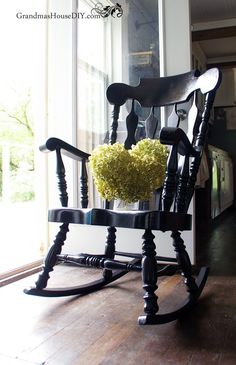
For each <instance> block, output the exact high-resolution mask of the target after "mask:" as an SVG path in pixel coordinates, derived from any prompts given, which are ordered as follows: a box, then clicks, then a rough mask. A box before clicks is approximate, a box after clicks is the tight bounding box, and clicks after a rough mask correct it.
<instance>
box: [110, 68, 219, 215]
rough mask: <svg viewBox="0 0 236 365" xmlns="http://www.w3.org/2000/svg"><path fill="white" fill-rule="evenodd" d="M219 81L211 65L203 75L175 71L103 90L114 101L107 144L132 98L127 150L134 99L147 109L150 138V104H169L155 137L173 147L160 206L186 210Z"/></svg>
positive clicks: (154, 125)
mask: <svg viewBox="0 0 236 365" xmlns="http://www.w3.org/2000/svg"><path fill="white" fill-rule="evenodd" d="M220 81H221V75H220V72H219V70H218V69H217V68H212V69H210V70H207V71H206V72H205V73H203V74H202V75H200V73H199V71H198V70H195V71H190V72H187V73H184V74H181V75H176V76H168V77H161V78H157V79H141V80H140V83H139V85H138V86H136V87H133V86H129V85H126V84H123V83H114V84H112V85H110V86H109V87H108V89H107V99H108V101H109V102H110V104H112V105H113V106H114V107H113V120H112V125H111V131H110V143H111V144H113V143H115V142H116V140H117V128H118V120H119V112H120V107H121V106H122V105H124V104H125V103H126V101H128V100H132V107H131V111H130V113H129V114H128V116H127V118H126V127H127V137H126V140H125V143H124V145H125V148H126V149H129V148H131V146H132V145H133V144H136V139H135V132H136V129H137V125H138V115H137V113H136V112H135V102H138V103H139V104H140V105H141V107H149V108H150V114H149V116H148V118H147V119H146V121H145V125H146V135H147V137H149V138H152V137H153V138H154V136H155V133H156V129H157V123H158V120H157V118H156V116H155V114H154V108H155V107H161V106H172V108H173V109H172V112H171V113H170V116H169V119H168V127H164V128H162V130H161V132H160V136H159V138H160V141H161V143H163V144H167V145H170V146H171V147H170V153H169V158H168V163H167V170H166V178H165V181H164V185H163V191H162V198H161V202H162V204H161V209H162V210H164V211H170V210H171V209H173V210H174V211H177V212H180V213H186V212H187V210H188V208H189V204H190V201H191V199H192V195H193V192H194V187H195V183H196V178H197V173H198V169H199V166H200V161H201V156H202V152H203V148H204V145H205V142H206V137H207V130H208V121H209V118H210V111H211V108H212V105H213V102H214V97H215V92H216V89H217V88H218V86H219V85H220ZM190 100H191V107H190V110H189V111H188V112H186V111H185V110H184V108H181V104H183V103H186V102H188V101H190ZM181 121H182V122H184V123H185V129H186V133H185V132H184V131H183V129H181V128H180V123H181Z"/></svg>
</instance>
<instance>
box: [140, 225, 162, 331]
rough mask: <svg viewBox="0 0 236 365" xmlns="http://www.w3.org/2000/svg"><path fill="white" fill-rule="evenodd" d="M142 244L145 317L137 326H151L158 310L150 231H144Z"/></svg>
mask: <svg viewBox="0 0 236 365" xmlns="http://www.w3.org/2000/svg"><path fill="white" fill-rule="evenodd" d="M142 238H143V239H144V242H143V247H142V248H143V251H142V254H143V259H142V279H143V289H144V290H145V294H144V297H143V298H144V312H145V315H143V316H140V317H139V324H151V323H152V319H153V320H154V318H155V317H156V316H155V315H156V313H157V312H158V310H159V307H158V304H157V299H158V298H157V296H156V294H155V291H156V289H157V262H156V251H155V249H156V245H155V243H154V238H155V236H154V235H153V234H152V231H151V230H150V229H146V230H145V233H144V235H143V237H142Z"/></svg>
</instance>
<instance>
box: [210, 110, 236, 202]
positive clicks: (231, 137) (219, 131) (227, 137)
mask: <svg viewBox="0 0 236 365" xmlns="http://www.w3.org/2000/svg"><path fill="white" fill-rule="evenodd" d="M209 144H211V145H213V146H216V147H218V148H221V149H222V150H225V151H227V152H228V153H229V155H230V157H231V158H232V160H233V169H234V205H236V199H235V196H236V129H227V128H226V118H225V117H224V116H222V117H221V118H217V119H216V120H215V122H214V124H213V125H211V126H210V130H209Z"/></svg>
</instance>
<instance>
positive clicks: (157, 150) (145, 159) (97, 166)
mask: <svg viewBox="0 0 236 365" xmlns="http://www.w3.org/2000/svg"><path fill="white" fill-rule="evenodd" d="M167 156H168V149H167V147H166V146H164V145H162V144H161V143H160V142H159V141H158V140H152V139H149V138H146V139H143V140H141V141H139V142H138V143H137V144H136V145H135V146H132V149H130V150H126V149H125V148H124V146H123V144H121V143H118V142H117V143H115V144H113V145H107V144H106V145H100V146H98V147H97V148H95V149H94V151H93V152H92V154H91V156H90V159H89V165H90V168H91V171H92V174H93V178H94V183H95V186H96V188H97V190H98V192H99V193H100V195H101V196H102V197H103V198H105V199H108V200H112V199H121V200H123V201H124V202H126V203H133V202H136V201H138V200H149V199H150V196H151V194H152V193H153V191H154V190H155V189H157V188H159V187H161V185H162V184H163V181H164V177H165V170H166V161H167Z"/></svg>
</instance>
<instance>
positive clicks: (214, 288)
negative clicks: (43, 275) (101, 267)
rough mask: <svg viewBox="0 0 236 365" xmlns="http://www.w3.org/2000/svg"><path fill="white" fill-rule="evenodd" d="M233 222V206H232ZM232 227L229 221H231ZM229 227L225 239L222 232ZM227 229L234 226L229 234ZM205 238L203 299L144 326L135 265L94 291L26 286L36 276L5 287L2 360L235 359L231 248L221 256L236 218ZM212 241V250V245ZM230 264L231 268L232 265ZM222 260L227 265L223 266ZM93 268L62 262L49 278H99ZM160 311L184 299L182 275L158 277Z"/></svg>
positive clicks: (82, 363)
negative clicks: (56, 294)
mask: <svg viewBox="0 0 236 365" xmlns="http://www.w3.org/2000/svg"><path fill="white" fill-rule="evenodd" d="M234 217H235V222H236V214H235V216H234ZM229 228H230V229H229ZM226 231H227V235H226V237H227V240H226V242H225V243H224V241H222V237H224V232H226ZM228 232H231V234H229V233H228ZM218 233H219V235H220V237H221V245H220V244H219V242H218V238H219V235H218V236H217V234H216V232H214V234H213V235H212V237H210V239H209V242H208V245H209V246H208V249H209V253H208V254H210V252H211V250H213V251H214V253H213V258H212V261H211V262H212V265H213V267H212V271H211V274H210V277H209V279H208V281H207V285H206V287H205V289H204V291H203V294H202V296H201V298H200V301H199V304H198V305H197V306H196V307H195V308H194V310H193V311H192V312H191V313H189V314H188V315H187V316H186V317H185V318H184V319H181V320H179V321H175V322H172V323H168V324H165V325H159V326H139V325H138V323H137V318H138V316H139V315H140V314H142V313H143V299H142V296H143V294H144V291H143V289H142V283H141V279H140V274H139V273H130V274H128V275H127V276H125V277H123V278H121V279H119V281H117V282H115V283H112V284H110V285H109V286H108V287H107V288H105V289H103V290H101V291H98V292H96V293H92V294H89V295H87V296H81V297H66V298H40V297H33V296H27V295H25V294H23V292H22V290H23V288H24V287H25V286H28V285H29V284H30V283H32V282H33V281H34V280H35V279H34V278H35V277H34V278H33V277H31V278H27V279H23V280H20V281H19V282H17V283H14V284H10V285H8V286H6V287H2V288H1V289H0V303H1V311H0V325H1V327H0V331H1V341H0V363H1V364H3V365H42V364H44V365H117V364H122V365H123V364H125V365H133V364H142V365H198V364H201V365H208V364H217V365H232V364H236V348H235V338H236V316H235V307H236V266H235V260H234V254H232V255H230V254H229V255H226V256H225V257H224V263H223V262H221V263H220V264H219V262H220V257H221V255H222V252H224V250H223V247H221V246H222V245H224V244H225V245H226V247H227V249H229V248H230V247H231V251H230V252H233V251H234V242H235V236H236V224H233V223H232V219H231V220H228V221H227V220H226V223H225V226H224V227H222V226H221V227H219V230H218ZM210 248H211V250H210ZM228 266H230V268H229V267H228ZM224 267H225V269H224ZM96 275H97V274H96V273H95V270H91V271H89V274H88V270H84V269H82V270H80V269H78V268H76V269H75V268H72V267H64V266H62V267H58V268H57V269H56V270H55V276H54V274H52V281H51V283H52V285H54V284H56V283H57V282H60V284H64V285H74V284H77V282H78V280H79V281H82V282H84V281H85V280H86V279H87V276H88V277H89V278H90V279H91V280H94V278H95V276H96ZM158 286H159V288H158V290H157V292H156V293H157V295H158V296H159V305H160V308H161V311H162V312H163V311H165V310H170V309H172V308H173V307H174V306H175V305H177V304H179V303H180V302H181V296H182V294H185V287H184V284H183V282H182V278H180V277H176V276H174V277H168V278H164V280H159V282H158Z"/></svg>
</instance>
